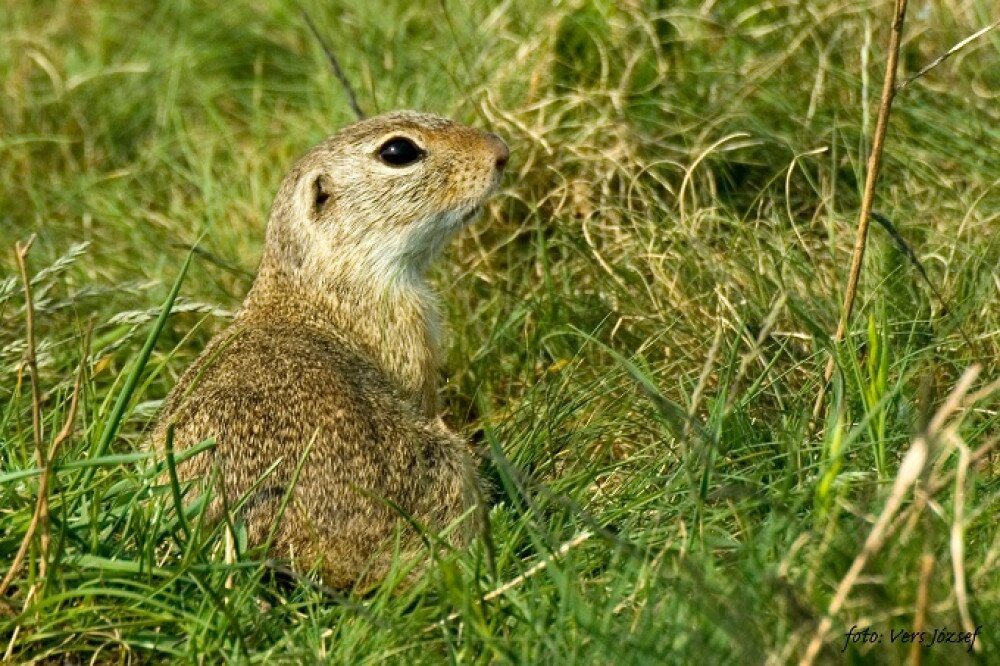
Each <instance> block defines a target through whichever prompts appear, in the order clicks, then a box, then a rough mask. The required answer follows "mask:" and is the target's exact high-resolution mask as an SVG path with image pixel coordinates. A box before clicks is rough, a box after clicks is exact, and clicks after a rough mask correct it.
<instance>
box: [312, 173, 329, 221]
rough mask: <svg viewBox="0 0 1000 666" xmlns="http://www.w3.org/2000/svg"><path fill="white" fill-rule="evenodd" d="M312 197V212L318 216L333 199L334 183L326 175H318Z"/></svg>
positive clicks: (314, 182) (313, 185) (314, 180)
mask: <svg viewBox="0 0 1000 666" xmlns="http://www.w3.org/2000/svg"><path fill="white" fill-rule="evenodd" d="M312 197H313V200H312V212H313V214H314V215H318V214H319V213H321V212H323V208H324V207H325V206H326V204H327V203H329V201H330V199H331V197H333V181H332V180H330V178H329V177H327V176H326V175H324V174H319V175H317V176H316V177H315V178H314V179H313V184H312Z"/></svg>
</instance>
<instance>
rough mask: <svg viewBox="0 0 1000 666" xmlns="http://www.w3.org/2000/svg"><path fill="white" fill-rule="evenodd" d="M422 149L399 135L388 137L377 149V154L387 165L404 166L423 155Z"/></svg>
mask: <svg viewBox="0 0 1000 666" xmlns="http://www.w3.org/2000/svg"><path fill="white" fill-rule="evenodd" d="M424 154H425V153H424V151H422V150H421V149H420V147H419V146H417V144H415V143H413V142H412V141H410V140H409V139H404V138H403V137H401V136H397V137H394V138H392V139H389V140H388V141H386V142H385V143H383V144H382V147H381V148H379V149H378V156H379V159H381V160H382V161H383V162H385V163H386V164H388V165H389V166H406V165H407V164H413V163H414V162H416V161H417V160H419V159H420V158H422V157H423V156H424Z"/></svg>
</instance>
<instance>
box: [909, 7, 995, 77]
mask: <svg viewBox="0 0 1000 666" xmlns="http://www.w3.org/2000/svg"><path fill="white" fill-rule="evenodd" d="M997 28H1000V19H997V20H996V21H994V22H993V23H990V24H989V25H988V26H986V27H985V28H983V29H982V30H977V31H976V32H974V33H972V34H971V35H969V36H968V37H966V38H965V39H963V40H962V41H960V42H958V43H957V44H955V45H954V46H952V47H951V48H950V49H948V50H947V51H945V52H944V53H942V54H941V55H939V56H938V57H937V58H934V60H932V61H930V63H928V64H927V65H925V66H924V67H922V68H921V69H920V71H919V72H917V73H916V74H914V75H913V76H911V77H909V78H908V79H906V80H905V81H903V82H902V83H900V84H899V86H898V87H897V88H896V92H897V93H898V92H899V91H900V90H902V89H903V88H905V87H906V86H908V85H910V84H911V83H913V82H914V81H916V80H917V79H919V78H920V77H921V76H923V75H924V74H926V73H927V72H929V71H931V70H932V69H934V68H935V67H937V66H938V65H940V64H941V63H943V62H944V61H945V60H947V59H948V58H950V57H952V56H953V55H955V54H956V53H958V52H959V51H961V50H962V49H963V48H964V47H966V46H967V45H969V44H971V43H972V42H974V41H976V40H977V39H979V38H980V37H982V36H983V35H985V34H986V33H988V32H989V31H991V30H995V29H997Z"/></svg>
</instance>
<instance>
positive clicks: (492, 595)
mask: <svg viewBox="0 0 1000 666" xmlns="http://www.w3.org/2000/svg"><path fill="white" fill-rule="evenodd" d="M592 536H594V533H593V532H591V531H590V530H584V531H583V532H580V533H579V534H577V535H576V536H575V537H573V538H572V539H570V540H569V541H567V542H566V543H564V544H562V545H561V546H559V548H558V549H556V551H555V552H554V553H552V554H551V555H549V556H548V557H546V558H545V559H543V560H540V561H539V562H536V563H535V564H533V565H531V566H530V567H529V568H528V569H527V570H526V571H525V572H524V573H522V574H520V575H518V576H515V577H514V578H511V579H510V580H509V581H507V582H506V583H504V584H503V585H501V586H500V587H498V588H495V589H493V590H490V591H489V592H487V593H486V594H484V595H483V598H482V602H483V603H487V602H489V601H493V600H494V599H496V598H497V597H499V596H500V595H502V594H504V593H505V592H509V591H511V590H513V589H514V588H516V587H517V586H518V585H520V584H521V583H523V582H524V581H526V580H528V579H529V578H531V577H532V576H535V575H537V574H539V573H540V572H541V571H543V570H544V569H545V568H546V567H547V566H549V565H550V564H552V563H553V562H555V561H556V560H558V559H559V558H561V557H564V556H565V555H566V553H568V552H569V551H571V550H572V549H574V548H576V547H577V546H579V545H580V544H581V543H583V542H584V541H586V540H588V539H589V538H590V537H592ZM459 617H461V613H458V612H454V613H451V614H449V615H448V617H446V618H445V619H443V620H441V621H440V622H435V623H434V624H432V625H430V626H429V627H426V628H425V629H424V631H425V632H427V631H432V630H433V629H435V628H436V627H440V626H442V625H444V624H446V623H448V622H454V621H455V620H457V619H458V618H459Z"/></svg>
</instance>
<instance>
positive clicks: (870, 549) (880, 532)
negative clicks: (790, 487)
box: [799, 365, 980, 666]
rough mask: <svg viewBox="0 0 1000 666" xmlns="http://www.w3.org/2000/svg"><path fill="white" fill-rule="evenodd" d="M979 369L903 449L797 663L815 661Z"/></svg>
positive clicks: (973, 370)
mask: <svg viewBox="0 0 1000 666" xmlns="http://www.w3.org/2000/svg"><path fill="white" fill-rule="evenodd" d="M979 371H980V367H979V366H977V365H974V366H972V367H970V368H968V369H967V370H966V371H965V373H964V374H963V375H962V377H961V378H960V379H959V380H958V383H957V384H956V386H955V389H954V390H953V391H952V392H951V394H950V395H949V396H948V399H947V400H945V402H944V404H943V405H941V408H940V409H938V411H937V413H936V414H935V415H934V418H932V419H931V422H930V424H929V425H928V427H927V432H926V433H925V434H923V435H920V436H918V437H916V438H915V439H914V440H913V443H912V444H911V445H910V449H909V451H907V452H906V455H905V456H904V457H903V461H902V462H901V463H900V465H899V473H898V474H897V475H896V480H895V481H894V482H893V484H892V490H891V492H890V493H889V499H888V500H887V501H886V503H885V508H883V509H882V512H881V513H880V514H879V516H878V519H877V520H876V521H875V525H874V526H873V527H872V529H871V532H869V533H868V538H866V539H865V543H864V545H863V546H862V548H861V551H860V552H859V553H858V554H857V556H855V558H854V561H853V562H852V563H851V568H850V569H848V571H847V574H846V575H845V576H844V577H843V578H842V579H841V580H840V583H839V584H838V585H837V590H836V592H835V594H834V596H833V599H832V600H831V601H830V605H829V607H828V608H827V611H826V614H825V615H824V616H823V619H822V620H820V623H819V626H818V627H817V628H816V631H815V633H814V634H813V637H812V640H811V641H810V642H809V645H808V646H807V647H806V652H805V655H804V656H803V657H802V660H801V661H800V662H799V664H800V666H808V665H809V664H812V663H814V662H815V661H816V657H817V656H818V655H819V651H820V649H822V647H823V641H824V639H825V638H826V636H827V634H828V633H829V631H830V629H831V628H832V627H833V618H834V616H836V615H837V613H839V612H840V611H841V609H842V608H843V607H844V604H845V603H846V602H847V597H848V596H849V595H850V593H851V590H852V589H854V586H855V584H857V582H858V579H859V578H860V576H861V572H862V571H864V568H865V566H866V565H867V564H868V561H869V560H870V559H871V557H872V556H873V555H874V554H875V553H877V552H878V551H879V550H881V548H882V546H883V545H884V544H885V542H886V539H887V538H888V537H889V535H890V534H891V533H892V531H893V530H892V529H891V526H892V525H891V524H892V519H893V518H895V517H896V514H897V513H898V512H899V509H900V507H901V506H902V504H903V499H904V498H905V497H906V494H907V492H908V491H909V489H910V488H911V487H912V486H913V484H915V483H916V482H917V479H918V478H919V477H920V474H921V473H922V472H923V469H924V465H925V464H926V463H927V458H928V455H929V453H930V444H931V442H932V441H933V440H935V439H936V438H937V437H938V435H939V434H940V431H941V429H942V428H943V427H944V424H945V423H946V422H947V420H948V419H949V418H950V417H951V416H952V415H953V414H954V413H955V412H956V411H958V410H959V409H960V407H961V405H962V403H963V399H964V398H965V396H966V395H967V394H968V392H969V389H970V388H971V387H972V383H973V382H974V381H975V380H976V377H978V376H979Z"/></svg>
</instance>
